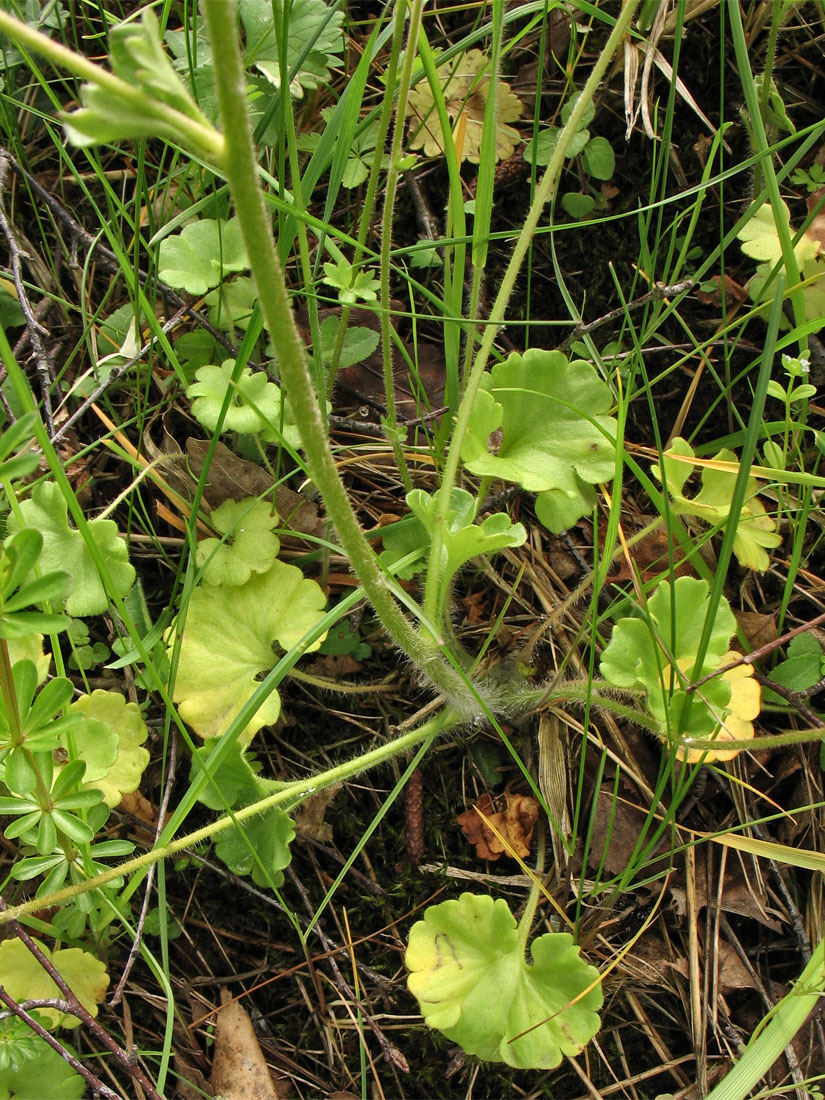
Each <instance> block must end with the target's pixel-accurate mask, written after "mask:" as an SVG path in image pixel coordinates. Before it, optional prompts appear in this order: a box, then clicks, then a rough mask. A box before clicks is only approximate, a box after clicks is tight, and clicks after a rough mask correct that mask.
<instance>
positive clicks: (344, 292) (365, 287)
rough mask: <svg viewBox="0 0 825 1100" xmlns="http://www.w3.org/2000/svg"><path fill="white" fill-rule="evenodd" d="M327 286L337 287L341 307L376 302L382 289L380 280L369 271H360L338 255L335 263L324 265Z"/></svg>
mask: <svg viewBox="0 0 825 1100" xmlns="http://www.w3.org/2000/svg"><path fill="white" fill-rule="evenodd" d="M322 281H323V282H325V283H326V284H327V286H332V287H335V289H336V290H337V291H338V300H339V301H340V302H341V305H345V306H354V305H355V304H356V303H357V302H374V301H376V299H377V298H378V291H379V290H380V289H381V287H380V284H379V282H378V279H376V277H375V276H374V275H373V274H371V272H369V271H360V270H359V269H358V268H357V267H353V265H352V264H351V263H350V262H349V260H347V259H346V258H345V257H344V256H342V255H340V254H339V255H338V256H337V257H336V259H335V261H334V262H333V263H325V264H324V278H323V280H322Z"/></svg>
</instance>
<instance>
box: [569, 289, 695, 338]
mask: <svg viewBox="0 0 825 1100" xmlns="http://www.w3.org/2000/svg"><path fill="white" fill-rule="evenodd" d="M694 286H695V283H694V281H693V279H683V280H682V282H681V283H673V285H672V286H666V285H665V284H664V283H656V284H655V285H654V286H653V289H652V290H649V291H648V292H647V294H643V295H642V296H641V297H640V298H635V299H634V300H633V301H632V302H627V303H626V304H625V305H623V306H619V307H618V308H617V309H611V310H610V312H609V313H605V314H603V315H602V316H601V317H597V318H596V320H595V321H590V322H589V323H588V324H585V323H584V321H579V322H578V324H577V325H576V326H575V328H573V329H571V331H570V332H569V333H568V334H567V336H565V338H564V339H563V340H562V342H561V343H560V344H559V346H558V350H559V351H564V350H565V348H569V347H570V345H571V344H572V343H573V341H574V340H580V339H581V337H582V336H586V335H589V334H590V333H591V332H595V330H596V329H598V328H601V327H602V325H607V324H609V323H610V322H611V321H615V320H616V319H617V318H618V317H624V316H625V314H626V313H627V312H628V311H629V310H631V309H638V308H639V307H640V306H643V305H646V304H647V303H648V302H661V301H662V299H663V298H672V297H675V296H676V295H677V294H683V293H684V292H685V291H686V290H691V289H692V288H693V287H694Z"/></svg>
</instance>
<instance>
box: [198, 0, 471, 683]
mask: <svg viewBox="0 0 825 1100" xmlns="http://www.w3.org/2000/svg"><path fill="white" fill-rule="evenodd" d="M204 14H205V16H206V22H207V26H208V29H209V35H210V38H211V40H212V41H213V42H219V43H220V44H221V48H220V49H219V50H215V83H216V89H217V93H218V103H219V107H220V113H221V121H222V124H223V131H224V140H225V143H226V157H225V175H226V179H227V181H228V183H229V188H230V191H231V193H232V197H233V199H234V202H235V209H236V213H237V216H238V221H239V223H240V226H241V232H242V234H243V238H244V242H245V244H246V248H247V252H248V255H249V263H250V267H251V269H252V274H253V276H254V277H255V283H256V286H257V290H258V295H259V302H260V306H261V311H262V313H263V317H264V321H265V323H266V326H267V329H268V331H269V334H270V336H271V338H272V342H273V344H274V345H275V347H277V349H278V360H279V364H280V369H281V377H282V380H283V383H284V387H285V389H286V392H287V394H288V396H289V401H290V404H291V406H292V412H293V415H294V417H295V422H296V424H297V426H298V430H299V432H300V435H301V442H302V444H303V448H304V451H305V453H306V458H307V466H308V468H309V470H310V473H311V475H312V480H313V481H314V482H315V485H316V486H317V488H318V489H319V491H320V493H321V496H322V497H323V500H324V504H325V505H326V509H327V514H328V516H329V518H330V519H331V521H332V523H333V525H334V526H335V530H336V531H337V533H338V537H339V539H340V541H341V545H342V547H343V549H344V551H345V553H346V554H347V557H348V558H349V561H350V564H351V565H352V568H353V570H354V571H355V573H356V575H357V576H358V579H359V581H360V582H361V584H362V585H363V588H364V591H365V592H366V594H367V596H368V598H369V600H370V602H371V603H372V605H373V608H374V609H375V611H376V614H377V615H378V617H379V619H380V620H381V623H382V625H383V627H384V629H385V630H386V631H387V633H388V634H389V636H390V637H391V638H392V640H393V642H394V643H395V644H396V645H397V646H398V647H399V648H400V649H402V650H403V651H404V653H405V654H406V655H407V656H408V657H409V658H410V660H411V661H412V662H413V663H414V665H415V666H416V668H417V669H418V670H419V672H420V673H421V674H422V675H423V676H425V677H426V678H427V679H428V680H429V681H430V682H431V683H432V684H433V685H434V686H435V687H436V688H437V689H438V690H440V691H443V692H445V693H446V694H447V695H448V696H449V697H450V698H455V699H464V700H467V699H468V691H467V685H466V681H465V678H464V677H463V675H462V674H461V673H460V672H459V671H458V670H457V669H454V668H453V667H452V666H451V665H450V664H449V662H448V661H447V660H445V659H444V657H443V656H442V654H441V653H440V652H439V647H438V643H437V639H435V638H428V637H426V636H424V635H422V634H421V633H420V632H419V631H418V630H417V629H416V628H415V626H414V625H413V624H412V623H411V622H410V620H409V619H408V618H407V616H406V615H405V614H404V613H403V611H402V610H401V608H400V607H399V606H398V603H397V602H396V600H395V598H394V596H393V594H392V591H391V588H390V585H389V583H388V581H387V578H386V577H385V575H384V573H383V572H382V570H381V568H380V566H379V564H378V562H377V560H376V558H375V555H374V554H373V552H372V550H371V548H370V545H369V543H368V542H367V539H366V538H365V536H364V532H363V531H362V529H361V526H360V524H359V523H358V519H357V517H356V515H355V512H354V510H353V507H352V504H351V503H350V500H349V498H348V496H347V493H346V489H345V488H344V485H343V482H342V481H341V479H340V477H339V476H338V470H337V468H336V465H335V459H334V456H333V453H332V449H331V447H330V445H329V437H328V435H327V427H326V423H325V421H324V419H323V417H322V415H321V409H320V406H319V404H318V399H317V397H316V393H315V386H314V384H313V379H312V374H311V372H310V370H309V368H308V365H307V362H306V357H305V354H304V348H303V345H302V343H301V339H300V336H299V334H298V330H297V328H296V325H295V321H294V318H293V316H292V309H291V307H290V301H289V295H288V293H287V289H286V284H285V282H284V276H283V271H282V268H281V264H280V261H279V260H278V256H277V254H276V251H275V246H274V242H273V239H272V228H271V225H270V223H269V219H268V216H267V213H266V210H265V207H264V202H263V195H262V193H261V190H260V187H259V184H258V169H257V164H256V161H255V150H254V146H253V144H252V134H251V131H250V127H249V119H248V115H247V110H246V95H245V80H244V72H243V65H242V62H241V53H240V44H239V41H238V25H237V18H236V15H235V10H234V5H232V4H229V3H227V2H226V0H205V3H204Z"/></svg>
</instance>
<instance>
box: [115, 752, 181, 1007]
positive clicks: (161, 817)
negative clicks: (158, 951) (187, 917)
mask: <svg viewBox="0 0 825 1100" xmlns="http://www.w3.org/2000/svg"><path fill="white" fill-rule="evenodd" d="M177 763H178V739H177V737H176V736H173V737H172V740H171V745H170V750H169V770H168V772H167V775H166V784H165V786H164V789H163V799H162V800H161V804H160V809H159V810H158V823H157V826H156V827H155V843H156V844H157V842H158V840H159V839H160V834H161V832H162V831H163V827H164V825H165V823H166V811H167V810H168V808H169V799H170V797H171V794H172V784H173V783H174V781H175V775H176V773H177ZM156 870H157V864H156V863H153V864H152V865H151V866H150V868H149V870H148V872H147V874H146V888H145V890H144V893H143V904H142V905H141V907H140V916H139V917H138V922H137V927H136V929H135V941H134V943H133V944H132V946H131V948H130V949H129V957H128V959H127V960H126V965H125V966H124V967H123V973H122V974H121V976H120V981H119V982H118V983H117V986H116V988H115V991H114V993H113V994H112V997H111V999H110V1001H109V1008H116V1007H117V1005H119V1004H120V999H121V997H122V996H123V990H124V988H125V986H126V982H127V981H128V980H129V975H130V974H131V972H132V967H133V966H134V965H135V962H136V961H137V957H138V955H139V954H140V942H141V940H142V939H143V926H144V924H145V923H146V914H147V913H148V912H149V905H150V903H151V900H152V884H153V882H154V881H155V871H156Z"/></svg>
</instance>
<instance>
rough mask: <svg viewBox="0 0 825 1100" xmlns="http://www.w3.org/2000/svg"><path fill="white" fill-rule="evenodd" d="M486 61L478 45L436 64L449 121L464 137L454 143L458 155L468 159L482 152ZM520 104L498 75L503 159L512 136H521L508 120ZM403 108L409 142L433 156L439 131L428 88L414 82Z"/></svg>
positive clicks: (499, 154) (438, 149)
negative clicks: (409, 120)
mask: <svg viewBox="0 0 825 1100" xmlns="http://www.w3.org/2000/svg"><path fill="white" fill-rule="evenodd" d="M489 70H490V62H489V59H488V58H486V57H485V56H484V54H482V52H481V50H468V51H467V53H465V54H464V55H463V56H462V57H460V58H458V60H457V61H450V62H449V63H447V64H444V65H442V66H440V67H439V70H438V75H439V78H440V80H441V81H442V84H441V88H442V93H443V95H444V105H445V107H446V109H447V114H448V115H449V117H450V119H451V121H452V122H454V123H455V122H459V121H460V123H461V125H462V128H463V131H464V133H463V142H461V143H457V145H458V144H460V145H461V148H460V149H459V148H457V152H458V153H459V156H460V157H461V156H463V159H464V160H468V161H470V163H471V164H478V161H479V155H480V152H481V134H482V128H483V123H484V110H485V107H486V104H487V95H488V90H489V87H490V71H489ZM523 110H524V106H523V104H522V102H521V100H520V99H519V98H518V96H517V95H514V93H513V92H511V91H510V85H509V84H507V83H506V82H505V81H503V80H500V81H499V83H498V94H497V97H496V160H507V159H508V157H511V156H512V155H513V150H514V148H515V144H516V142H518V141H520V140H521V135H520V134H519V132H518V130H515V129H513V127H512V126H508V125H507V123H508V122H515V120H516V119H517V118H520V117H521V112H522V111H523ZM407 114H408V115H412V118H413V120H412V123H411V129H412V132H411V135H410V140H409V147H410V148H411V149H423V150H424V156H425V157H437V156H439V155H440V154H441V153H443V152H444V135H443V134H442V131H441V124H440V122H439V119H438V114H437V113H436V110H435V105H434V103H433V94H432V91H431V89H430V88H429V87H428V86H426V85H421V86H419V87H418V88H414V89H413V91H412V92H410V97H409V101H408V103H407Z"/></svg>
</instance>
